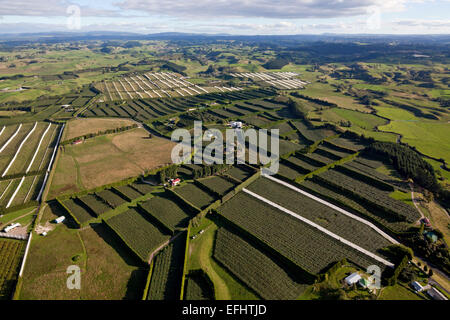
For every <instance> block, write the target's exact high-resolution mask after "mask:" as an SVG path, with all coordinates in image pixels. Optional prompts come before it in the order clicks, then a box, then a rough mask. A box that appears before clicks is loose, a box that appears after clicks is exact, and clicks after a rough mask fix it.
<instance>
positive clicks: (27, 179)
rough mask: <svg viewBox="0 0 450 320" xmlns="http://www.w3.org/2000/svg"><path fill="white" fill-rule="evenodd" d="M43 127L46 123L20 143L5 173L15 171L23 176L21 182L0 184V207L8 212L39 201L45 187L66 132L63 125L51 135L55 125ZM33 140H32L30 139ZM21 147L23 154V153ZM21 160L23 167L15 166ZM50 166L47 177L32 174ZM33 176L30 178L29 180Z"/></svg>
mask: <svg viewBox="0 0 450 320" xmlns="http://www.w3.org/2000/svg"><path fill="white" fill-rule="evenodd" d="M42 124H43V123H38V122H36V123H35V124H34V126H33V127H32V128H31V130H30V131H29V132H28V134H27V136H26V137H25V138H24V139H23V140H22V141H21V143H20V145H19V147H18V148H17V150H16V151H15V153H14V157H13V158H12V159H11V161H10V162H9V164H8V167H7V168H6V170H5V173H9V171H11V170H10V168H11V167H12V166H13V167H14V168H15V169H14V174H22V175H23V176H22V177H21V178H14V179H11V180H7V181H2V182H1V184H0V192H1V195H0V206H4V207H6V208H9V207H11V206H16V205H21V204H24V203H26V202H28V201H30V200H37V201H39V200H40V195H41V194H42V191H43V188H44V187H45V183H46V181H47V178H48V173H49V170H50V168H51V164H52V162H53V160H54V155H55V153H56V151H57V146H58V144H59V141H60V138H61V134H62V130H63V128H64V125H63V126H61V127H59V126H54V127H55V129H54V130H53V132H51V131H50V129H51V128H52V127H53V126H52V124H48V125H45V126H43V125H42ZM36 128H38V129H36ZM58 128H61V130H60V131H59V135H58V137H57V136H56V132H57V130H58ZM33 132H35V134H33ZM49 132H51V134H49ZM32 134H33V135H32ZM31 136H32V138H31V139H29V138H30V137H31ZM52 144H53V145H52ZM24 146H26V147H24ZM22 147H23V152H21V151H22ZM52 151H53V154H52V157H50V154H51V153H52ZM10 152H11V150H10ZM24 153H26V154H24ZM19 158H20V162H21V163H20V164H17V165H16V164H15V163H16V162H18V160H17V159H19ZM27 159H28V161H27ZM16 160H17V161H16ZM47 164H49V166H48V167H47V168H46V173H45V175H44V174H40V173H39V172H38V173H37V174H36V173H33V172H31V170H32V169H35V170H34V171H40V170H44V168H45V167H44V166H45V165H47ZM25 168H26V169H25ZM30 172H31V176H27V174H29V173H30ZM39 187H40V189H39Z"/></svg>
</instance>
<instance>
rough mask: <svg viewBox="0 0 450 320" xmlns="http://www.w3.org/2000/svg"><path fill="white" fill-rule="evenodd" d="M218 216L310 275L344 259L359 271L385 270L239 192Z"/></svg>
mask: <svg viewBox="0 0 450 320" xmlns="http://www.w3.org/2000/svg"><path fill="white" fill-rule="evenodd" d="M218 213H219V214H220V215H221V216H223V217H224V218H225V219H226V220H227V221H229V222H230V223H232V224H233V225H235V226H237V227H239V229H241V230H242V232H244V233H245V234H247V233H248V234H249V235H251V236H252V237H254V238H255V240H257V241H258V242H260V243H261V245H262V246H264V247H266V248H267V250H269V249H270V250H271V251H274V253H276V254H277V255H278V254H279V255H282V256H283V257H285V258H286V259H288V260H289V261H291V262H292V263H293V264H295V265H297V266H299V267H300V268H302V269H303V270H306V271H308V272H309V273H311V274H318V273H321V272H323V271H325V270H327V269H328V268H329V266H330V265H331V264H332V263H335V262H337V261H341V260H342V259H344V258H346V259H348V260H349V261H350V262H352V263H354V264H356V265H358V266H360V267H362V268H366V267H368V266H370V265H374V264H377V265H379V266H380V267H381V269H384V268H385V267H386V266H385V265H384V264H382V263H379V262H378V261H377V260H375V259H373V258H371V257H370V256H368V255H366V254H364V253H362V252H360V251H358V250H355V249H354V248H352V247H350V246H347V245H345V244H344V243H342V242H340V241H338V240H336V239H334V238H332V237H330V236H329V235H327V234H326V233H324V232H321V231H319V230H318V229H316V228H314V227H312V226H310V225H309V224H307V223H305V222H303V221H301V220H299V219H296V218H294V217H293V216H291V215H289V214H286V213H285V212H283V211H280V210H279V209H277V208H275V207H273V206H270V205H267V203H265V202H263V201H260V200H258V199H257V198H255V197H253V196H251V195H249V194H247V193H246V192H239V193H238V194H236V195H235V196H234V197H232V198H231V199H230V200H228V201H226V202H225V203H224V204H223V205H222V206H221V207H220V208H219V209H218Z"/></svg>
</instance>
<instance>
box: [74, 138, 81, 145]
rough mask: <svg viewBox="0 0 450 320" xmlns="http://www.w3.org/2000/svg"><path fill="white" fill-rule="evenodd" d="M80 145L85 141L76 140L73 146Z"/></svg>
mask: <svg viewBox="0 0 450 320" xmlns="http://www.w3.org/2000/svg"><path fill="white" fill-rule="evenodd" d="M80 143H83V139H78V140H75V141H74V142H72V144H73V145H77V144H80Z"/></svg>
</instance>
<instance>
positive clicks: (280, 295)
mask: <svg viewBox="0 0 450 320" xmlns="http://www.w3.org/2000/svg"><path fill="white" fill-rule="evenodd" d="M214 258H215V259H217V260H218V261H219V262H220V263H221V264H222V265H224V266H225V267H226V268H227V269H228V270H230V271H231V272H232V273H233V274H235V275H236V277H238V278H239V279H241V280H242V281H243V282H244V283H246V284H247V285H248V286H249V287H251V288H252V289H253V290H255V291H256V292H257V293H258V294H259V295H260V296H261V297H262V298H264V299H268V300H274V299H294V298H296V297H298V296H299V295H300V294H301V293H302V292H303V290H304V289H305V288H306V287H307V286H308V284H310V283H308V282H307V280H306V281H305V280H304V281H303V283H302V281H301V280H300V281H298V280H297V281H295V280H294V279H293V278H292V275H289V274H288V273H287V272H286V271H285V270H284V269H283V268H282V267H280V266H279V265H278V264H277V263H276V262H275V261H273V260H272V259H271V258H269V257H268V256H267V255H265V254H264V253H263V252H261V251H259V250H258V249H257V248H256V247H254V246H252V245H251V244H249V243H248V242H246V241H245V240H244V239H242V238H240V237H239V236H238V235H236V234H234V233H232V232H230V231H228V230H226V229H223V228H221V229H219V231H218V232H217V237H216V245H215V248H214ZM297 276H298V275H297Z"/></svg>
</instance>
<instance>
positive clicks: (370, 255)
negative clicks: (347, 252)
mask: <svg viewBox="0 0 450 320" xmlns="http://www.w3.org/2000/svg"><path fill="white" fill-rule="evenodd" d="M243 191H244V192H245V193H248V194H250V195H251V196H253V197H255V198H257V199H258V200H260V201H263V202H265V203H267V204H269V205H270V206H272V207H274V208H276V209H278V210H280V211H283V212H285V213H287V214H289V215H291V216H292V217H294V218H296V219H299V220H301V221H302V222H304V223H306V224H308V225H310V226H312V227H313V228H316V229H317V230H319V231H321V232H323V233H325V234H327V235H328V236H330V237H332V238H333V239H335V240H337V241H339V242H341V243H343V244H345V245H347V246H349V247H352V248H353V249H355V250H358V251H359V252H361V253H363V254H365V255H367V256H369V257H371V258H372V259H375V260H376V261H378V262H381V263H383V264H384V265H386V266H388V267H394V264H393V263H392V262H389V261H387V260H386V259H383V258H381V257H380V256H377V255H376V254H373V253H372V252H370V251H368V250H366V249H364V248H362V247H360V246H358V245H356V244H354V243H353V242H351V241H348V240H346V239H344V238H342V237H340V236H338V235H337V234H335V233H332V232H330V231H328V230H327V229H325V228H324V227H322V226H320V225H318V224H316V223H314V222H312V221H310V220H308V219H306V218H304V217H302V216H300V215H298V214H296V213H295V212H292V211H290V210H288V209H286V208H284V207H282V206H280V205H278V204H276V203H275V202H272V201H270V200H267V199H266V198H264V197H261V196H260V195H258V194H256V193H254V192H252V191H250V190H247V189H245V188H244V189H243Z"/></svg>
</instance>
